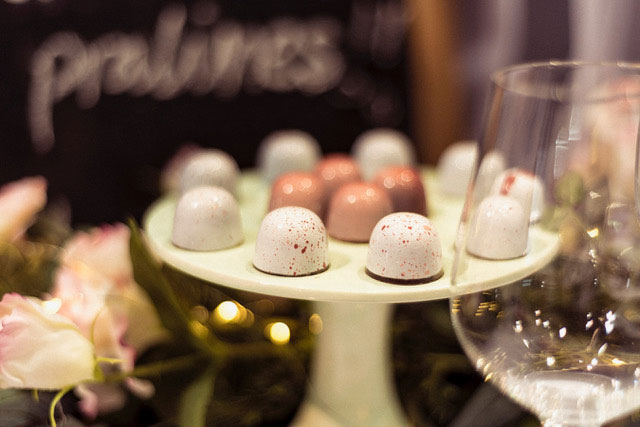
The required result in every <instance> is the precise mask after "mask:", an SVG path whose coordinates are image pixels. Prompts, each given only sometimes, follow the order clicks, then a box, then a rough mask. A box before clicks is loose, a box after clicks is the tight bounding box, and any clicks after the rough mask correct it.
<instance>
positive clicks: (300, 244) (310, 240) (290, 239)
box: [253, 206, 329, 276]
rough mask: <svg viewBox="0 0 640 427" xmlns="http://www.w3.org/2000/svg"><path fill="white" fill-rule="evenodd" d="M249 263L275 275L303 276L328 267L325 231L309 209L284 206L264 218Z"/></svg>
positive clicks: (320, 221) (318, 219) (316, 216)
mask: <svg viewBox="0 0 640 427" xmlns="http://www.w3.org/2000/svg"><path fill="white" fill-rule="evenodd" d="M253 265H254V267H255V268H257V269H258V270H260V271H262V272H265V273H269V274H275V275H279V276H306V275H309V274H314V273H319V272H321V271H324V270H326V269H327V268H328V267H329V257H328V243H327V233H326V231H325V228H324V225H323V224H322V220H320V218H319V217H318V215H316V214H315V213H313V212H311V211H310V210H309V209H305V208H300V207H296V206H287V207H284V208H279V209H276V210H274V211H271V212H269V213H268V214H267V216H265V217H264V219H263V220H262V224H261V225H260V231H259V232H258V237H257V239H256V251H255V254H254V257H253Z"/></svg>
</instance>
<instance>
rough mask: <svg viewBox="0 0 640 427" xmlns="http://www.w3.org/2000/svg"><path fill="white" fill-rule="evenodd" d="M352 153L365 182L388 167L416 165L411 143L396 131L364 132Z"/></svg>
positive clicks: (354, 145) (383, 129)
mask: <svg viewBox="0 0 640 427" xmlns="http://www.w3.org/2000/svg"><path fill="white" fill-rule="evenodd" d="M351 153H352V154H353V157H354V158H355V160H356V163H357V164H358V167H359V168H360V172H361V173H362V178H363V179H364V180H365V181H368V180H371V179H373V177H374V176H375V175H376V174H377V173H378V172H379V171H380V170H381V169H382V168H384V167H386V166H413V165H414V163H415V154H414V151H413V146H412V144H411V141H410V140H409V138H408V137H407V136H406V135H405V134H403V133H402V132H399V131H397V130H394V129H387V128H378V129H372V130H369V131H366V132H364V133H363V134H362V135H360V136H359V137H358V138H357V139H356V141H355V142H354V144H353V147H352V149H351Z"/></svg>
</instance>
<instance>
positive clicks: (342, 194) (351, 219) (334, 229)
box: [327, 182, 393, 242]
mask: <svg viewBox="0 0 640 427" xmlns="http://www.w3.org/2000/svg"><path fill="white" fill-rule="evenodd" d="M392 212H393V205H392V203H391V199H390V198H389V196H388V195H387V192H386V191H385V190H384V189H383V188H381V187H379V186H378V185H375V184H372V183H368V182H352V183H349V184H345V185H343V186H342V187H340V189H339V190H338V191H337V192H336V193H335V194H334V195H333V197H332V198H331V203H330V204H329V212H328V213H327V232H328V233H329V235H330V236H331V237H334V238H336V239H339V240H345V241H348V242H368V241H369V236H371V231H372V230H373V227H374V226H375V225H376V223H377V222H378V221H379V220H380V219H381V218H382V217H384V216H385V215H388V214H390V213H392Z"/></svg>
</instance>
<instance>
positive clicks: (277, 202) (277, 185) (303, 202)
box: [269, 172, 325, 216]
mask: <svg viewBox="0 0 640 427" xmlns="http://www.w3.org/2000/svg"><path fill="white" fill-rule="evenodd" d="M324 202H325V191H324V186H323V184H322V181H321V179H320V178H319V177H318V176H316V175H314V174H312V173H310V172H288V173H285V174H284V175H280V177H279V178H278V179H276V181H275V182H274V183H273V185H272V186H271V200H270V201H269V211H272V210H274V209H278V208H282V207H284V206H299V207H302V208H307V209H310V210H312V211H313V212H315V213H316V214H317V215H318V216H321V215H322V214H323V212H324Z"/></svg>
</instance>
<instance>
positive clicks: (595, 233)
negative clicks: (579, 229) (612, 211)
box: [587, 227, 600, 239]
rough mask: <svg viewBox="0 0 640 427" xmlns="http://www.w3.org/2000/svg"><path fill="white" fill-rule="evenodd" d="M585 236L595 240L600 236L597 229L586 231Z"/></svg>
mask: <svg viewBox="0 0 640 427" xmlns="http://www.w3.org/2000/svg"><path fill="white" fill-rule="evenodd" d="M587 234H588V235H589V237H591V238H592V239H595V238H596V237H598V234H600V230H598V227H596V228H592V229H591V230H589V231H587Z"/></svg>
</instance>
